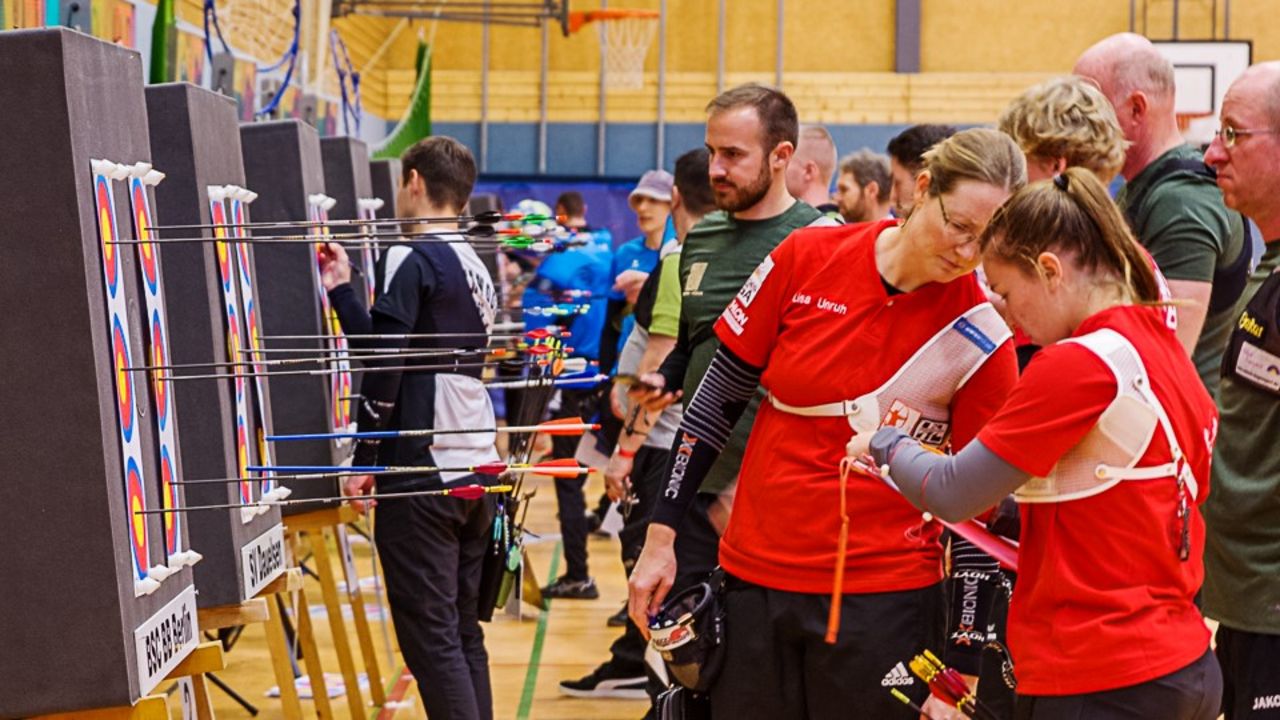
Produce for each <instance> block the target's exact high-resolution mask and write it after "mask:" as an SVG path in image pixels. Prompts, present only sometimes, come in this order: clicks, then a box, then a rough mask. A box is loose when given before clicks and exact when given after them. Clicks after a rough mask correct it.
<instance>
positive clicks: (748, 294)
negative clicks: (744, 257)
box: [738, 257, 773, 308]
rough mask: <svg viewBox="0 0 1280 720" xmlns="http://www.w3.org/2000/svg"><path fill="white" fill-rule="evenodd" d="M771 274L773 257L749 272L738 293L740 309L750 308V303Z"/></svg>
mask: <svg viewBox="0 0 1280 720" xmlns="http://www.w3.org/2000/svg"><path fill="white" fill-rule="evenodd" d="M771 272H773V257H767V258H765V259H764V262H762V263H760V264H759V265H758V266H756V269H755V270H752V271H751V277H749V278H747V281H746V282H745V283H743V284H742V289H741V290H739V291H738V302H739V303H742V307H744V308H748V307H751V301H752V300H755V299H756V295H757V294H758V293H759V292H760V286H761V285H764V281H765V280H767V279H769V273H771Z"/></svg>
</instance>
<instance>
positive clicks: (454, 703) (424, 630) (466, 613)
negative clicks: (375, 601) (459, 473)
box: [374, 480, 493, 720]
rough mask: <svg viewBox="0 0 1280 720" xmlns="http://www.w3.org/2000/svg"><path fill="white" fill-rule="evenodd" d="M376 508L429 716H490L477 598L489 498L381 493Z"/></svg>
mask: <svg viewBox="0 0 1280 720" xmlns="http://www.w3.org/2000/svg"><path fill="white" fill-rule="evenodd" d="M463 482H465V480H464V481H463ZM376 513H377V514H376V516H375V517H374V521H375V528H374V530H375V540H376V542H377V547H378V555H379V557H380V559H381V560H382V569H383V573H384V575H385V576H386V581H387V598H388V600H389V601H390V603H391V619H392V620H393V621H394V623H395V628H396V638H397V639H398V640H399V643H400V652H401V653H402V654H403V655H404V660H405V664H406V665H408V666H409V671H410V672H412V673H413V676H414V678H415V679H416V680H417V682H418V690H419V693H420V694H421V695H422V704H423V705H424V706H425V707H426V710H427V717H429V718H432V719H433V720H492V718H493V694H492V691H491V689H490V686H489V654H488V652H487V651H486V650H485V647H484V631H482V630H481V629H480V619H479V607H478V603H477V596H478V594H479V587H480V568H481V563H482V561H483V559H484V553H485V549H486V548H487V547H488V543H489V531H490V523H491V522H492V520H493V501H492V498H489V497H484V498H481V499H479V500H457V499H455V498H449V497H416V498H405V499H403V500H384V501H382V502H380V503H379V504H378V508H377V510H376Z"/></svg>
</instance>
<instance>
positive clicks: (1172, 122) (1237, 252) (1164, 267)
mask: <svg viewBox="0 0 1280 720" xmlns="http://www.w3.org/2000/svg"><path fill="white" fill-rule="evenodd" d="M1075 74H1077V75H1082V76H1084V77H1087V78H1089V79H1091V80H1093V81H1094V82H1096V83H1098V86H1099V87H1100V88H1101V89H1102V92H1103V94H1104V95H1106V96H1107V99H1108V100H1110V101H1111V105H1112V106H1113V107H1114V108H1115V111H1116V119H1117V120H1118V121H1119V122H1120V128H1121V129H1122V130H1123V131H1124V135H1125V139H1126V140H1128V141H1129V143H1130V145H1129V149H1128V152H1127V153H1126V154H1125V160H1124V166H1123V168H1122V169H1121V171H1120V173H1121V174H1122V175H1123V176H1124V179H1125V187H1124V190H1122V191H1121V193H1120V196H1119V197H1118V198H1117V202H1119V204H1120V207H1121V208H1122V209H1123V210H1124V211H1125V215H1126V216H1127V217H1128V219H1129V224H1130V226H1131V227H1132V228H1133V232H1134V235H1136V236H1137V238H1138V242H1140V243H1142V245H1143V246H1144V247H1146V248H1147V251H1148V252H1150V253H1151V256H1152V257H1154V258H1155V260H1156V263H1157V264H1158V265H1159V266H1160V270H1161V271H1162V272H1163V273H1164V275H1165V277H1167V278H1168V279H1169V287H1170V290H1171V291H1172V293H1173V296H1174V298H1176V299H1178V300H1185V301H1189V302H1188V303H1187V304H1186V305H1185V306H1183V307H1180V308H1179V309H1178V339H1179V340H1180V341H1181V342H1182V345H1183V347H1185V348H1186V349H1187V352H1188V353H1190V355H1191V359H1192V360H1193V361H1194V362H1195V364H1196V369H1197V370H1199V372H1200V379H1201V381H1203V382H1204V384H1205V387H1206V388H1208V390H1209V392H1210V394H1213V393H1216V392H1217V389H1218V375H1219V369H1220V367H1221V364H1222V351H1223V349H1224V348H1225V347H1226V344H1227V339H1228V337H1229V336H1230V335H1231V325H1232V322H1233V321H1234V319H1235V317H1236V316H1237V314H1238V312H1239V308H1238V307H1237V300H1238V299H1239V297H1240V293H1241V291H1242V290H1243V289H1244V284H1245V281H1246V280H1247V279H1248V274H1249V261H1250V259H1251V258H1250V255H1251V253H1250V248H1249V242H1248V238H1247V237H1246V233H1245V225H1244V223H1243V221H1242V219H1241V218H1240V216H1239V215H1237V214H1236V213H1232V212H1229V211H1228V210H1227V209H1226V208H1225V207H1224V206H1223V204H1222V198H1221V196H1220V195H1219V193H1218V192H1217V190H1216V188H1215V187H1214V185H1213V177H1212V174H1211V173H1210V172H1209V171H1208V170H1207V169H1206V168H1205V167H1204V163H1203V157H1202V156H1201V155H1200V153H1199V151H1197V150H1196V149H1195V148H1193V147H1191V146H1190V145H1187V144H1186V142H1185V141H1184V140H1183V137H1182V133H1181V132H1180V131H1179V130H1178V119H1177V114H1176V113H1175V111H1174V78H1173V65H1172V64H1171V63H1170V62H1169V61H1168V60H1167V59H1166V58H1165V57H1164V56H1163V55H1161V54H1160V51H1159V50H1157V49H1156V47H1155V46H1154V45H1152V44H1151V41H1150V40H1147V39H1146V38H1144V37H1142V36H1140V35H1134V34H1132V33H1121V34H1119V35H1112V36H1111V37H1108V38H1106V39H1104V40H1102V41H1101V42H1099V43H1098V44H1096V45H1094V46H1093V47H1091V48H1089V49H1088V50H1086V51H1085V52H1084V54H1083V55H1081V56H1080V59H1079V60H1077V61H1076V66H1075Z"/></svg>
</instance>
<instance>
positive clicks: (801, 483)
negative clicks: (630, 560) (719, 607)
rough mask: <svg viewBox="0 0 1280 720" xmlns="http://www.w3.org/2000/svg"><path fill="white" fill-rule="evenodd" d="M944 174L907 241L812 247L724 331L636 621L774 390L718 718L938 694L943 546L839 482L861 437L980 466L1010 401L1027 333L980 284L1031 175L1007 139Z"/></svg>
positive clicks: (762, 432)
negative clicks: (920, 659) (1020, 338)
mask: <svg viewBox="0 0 1280 720" xmlns="http://www.w3.org/2000/svg"><path fill="white" fill-rule="evenodd" d="M925 162H926V169H925V171H923V172H922V173H921V174H920V175H919V177H918V178H917V184H916V193H917V194H916V199H917V202H916V207H915V210H914V211H913V212H912V214H911V216H910V218H909V219H908V220H907V221H906V222H904V223H901V224H900V223H899V222H898V221H896V220H886V221H882V222H875V223H863V224H858V225H849V226H843V227H838V228H815V229H803V230H799V231H796V232H795V233H793V234H792V235H791V236H789V237H788V238H787V239H786V240H785V241H783V243H782V244H781V245H779V246H778V247H777V249H775V250H774V252H773V253H772V254H771V255H770V256H769V257H768V258H767V259H766V260H765V262H763V263H762V264H761V265H760V267H759V268H758V269H757V270H756V271H755V273H754V274H753V275H752V276H751V278H750V279H748V281H747V282H746V284H745V285H744V286H743V288H742V290H741V291H740V292H739V293H738V296H737V298H736V299H735V300H734V301H733V302H732V303H730V305H729V307H728V308H727V309H726V310H725V313H724V315H723V317H722V318H721V320H720V321H719V324H718V325H717V328H716V331H717V335H718V337H719V338H720V340H721V343H722V345H721V347H720V348H719V349H718V350H717V353H716V355H715V358H714V359H713V361H712V363H711V365H710V368H709V370H708V371H707V374H706V376H705V378H704V380H703V382H702V384H701V385H700V387H699V388H698V391H697V392H696V393H695V395H694V398H693V399H692V401H691V402H690V403H689V406H688V408H687V409H686V411H685V416H684V421H683V423H682V426H681V428H680V432H679V433H678V434H677V439H676V443H675V447H674V448H673V454H672V461H671V463H670V470H669V479H668V481H667V483H666V485H665V487H664V488H663V496H662V498H661V499H660V500H659V504H658V506H657V507H656V508H655V510H654V514H653V517H652V521H651V525H650V529H649V532H648V536H647V539H646V542H645V547H644V551H643V553H642V555H641V558H640V560H639V562H638V563H637V566H636V568H635V570H634V571H633V573H632V575H631V580H630V587H631V599H630V612H631V615H632V618H633V619H635V620H636V623H637V625H639V626H640V627H647V625H648V623H647V619H648V617H652V615H653V614H654V613H655V612H656V611H657V610H658V608H659V606H660V605H661V603H662V600H663V598H664V597H665V596H666V594H667V591H668V590H669V589H670V587H671V582H672V580H673V578H674V577H675V570H676V568H675V557H674V553H673V551H672V545H673V542H674V538H675V534H676V532H677V530H678V528H679V525H680V521H681V519H682V517H683V514H684V511H685V509H686V508H687V507H688V505H689V503H690V502H691V501H692V499H693V497H694V494H695V492H696V491H697V488H698V484H699V481H700V480H701V478H702V477H703V476H704V475H705V473H706V472H707V470H708V469H709V468H710V466H711V464H712V463H713V462H714V461H715V460H716V458H717V457H718V455H719V453H720V449H721V448H722V447H723V443H724V442H725V440H726V438H727V437H728V436H729V433H730V430H731V429H732V428H733V426H734V423H735V422H736V421H737V419H738V418H739V417H740V416H741V414H742V412H743V409H744V408H745V407H746V406H747V404H748V402H749V401H750V400H751V398H752V396H753V394H754V393H755V391H756V389H757V387H758V386H763V387H764V388H765V389H767V390H768V393H769V399H768V400H767V401H766V402H763V403H762V404H761V406H760V411H759V413H758V414H757V416H756V419H755V423H754V425H753V427H752V429H751V436H750V439H749V441H748V444H747V449H746V454H745V456H744V458H743V462H742V467H741V469H740V474H739V485H738V491H737V496H736V499H735V503H734V509H733V514H732V515H731V517H730V520H729V526H728V528H727V530H726V532H725V535H724V538H723V540H722V542H721V547H720V562H721V565H722V567H723V568H724V570H725V571H726V573H727V575H728V581H727V583H726V591H725V594H724V603H725V609H726V612H727V618H726V637H727V640H726V645H725V660H724V666H723V670H722V672H721V674H720V677H719V679H718V681H717V682H716V683H715V685H714V687H713V688H712V690H711V707H712V716H713V717H715V718H732V719H733V720H740V719H741V718H747V717H751V718H757V717H758V718H765V717H767V718H771V719H772V720H786V719H787V718H796V719H808V718H815V719H816V718H847V717H851V716H856V717H867V718H877V719H878V720H879V719H884V718H888V719H891V718H909V717H912V713H911V711H910V710H909V709H908V708H906V707H905V706H903V705H901V704H900V703H899V702H898V701H896V700H894V699H893V697H892V696H891V695H890V693H889V690H890V689H899V690H901V691H903V692H905V693H906V694H907V695H909V696H911V697H912V698H913V699H914V700H916V701H917V702H923V701H924V700H925V697H926V696H927V694H928V691H927V688H925V687H924V684H923V683H922V682H921V681H919V680H918V679H914V678H912V677H911V675H910V673H909V672H908V671H907V670H906V667H905V661H906V660H908V659H910V658H911V657H912V655H913V654H915V653H917V652H919V651H921V650H922V649H924V648H933V649H936V648H938V647H940V645H941V636H942V624H943V605H944V600H943V591H942V579H943V568H942V548H941V546H940V544H939V542H938V537H939V533H940V530H939V528H938V527H937V525H936V523H930V524H925V523H923V522H922V518H921V514H920V513H919V512H918V511H916V510H915V509H914V508H912V507H911V505H910V504H909V503H907V502H905V501H904V500H903V498H902V497H901V496H900V495H898V493H896V492H894V491H893V490H891V489H890V488H887V487H883V486H880V487H877V486H875V485H870V484H864V483H861V482H857V481H854V482H852V483H849V484H847V492H845V491H846V483H843V482H842V481H841V478H840V472H839V466H840V461H841V458H842V457H843V456H844V445H845V442H846V441H847V440H848V438H849V435H850V433H851V426H852V428H853V430H854V431H857V432H859V433H865V434H867V435H870V433H871V432H873V431H874V430H875V429H876V428H877V427H880V426H881V425H894V426H898V427H901V428H903V429H904V430H906V431H907V432H908V433H910V434H911V435H912V436H913V437H917V438H920V439H922V440H923V441H925V442H928V443H930V444H933V445H937V446H949V445H954V446H955V447H963V446H964V445H965V444H966V443H967V442H969V441H970V440H971V439H972V438H973V437H974V436H975V435H976V434H977V432H978V430H979V428H981V427H982V426H983V424H985V423H986V421H987V420H988V419H989V418H990V417H991V416H992V415H993V414H994V413H995V411H996V410H997V409H998V408H999V407H1000V405H1001V404H1002V403H1003V402H1004V398H1005V395H1006V393H1007V392H1008V391H1009V389H1010V388H1011V387H1012V386H1013V384H1014V383H1015V382H1016V362H1015V359H1014V353H1013V348H1012V346H1011V344H1010V342H1009V338H1010V335H1011V333H1010V331H1009V328H1008V326H1007V325H1005V323H1004V321H1003V320H1002V319H1001V318H1000V316H999V315H998V314H997V313H996V312H995V310H994V308H992V307H991V305H990V304H989V303H987V302H986V299H985V296H984V295H983V291H982V289H981V287H979V285H978V281H977V279H976V278H975V277H974V274H973V270H974V268H975V267H976V266H977V264H978V259H979V252H978V238H979V236H980V235H981V233H982V230H983V228H984V227H985V226H986V224H987V222H988V220H989V219H990V218H991V216H992V214H993V213H994V212H995V210H996V208H998V207H999V206H1000V205H1001V204H1002V203H1003V202H1004V201H1005V199H1006V198H1008V196H1009V195H1010V194H1011V193H1012V192H1013V191H1014V190H1016V189H1017V188H1018V187H1020V186H1021V185H1022V184H1023V183H1024V182H1025V172H1026V170H1025V161H1024V159H1023V157H1022V152H1021V151H1020V150H1019V149H1018V147H1017V146H1016V145H1015V144H1014V143H1013V141H1012V140H1010V139H1009V138H1008V137H1007V136H1005V135H1003V134H1002V133H999V132H996V131H994V130H988V129H973V130H967V131H965V132H961V133H958V134H956V135H954V136H952V137H951V138H949V139H947V140H945V141H943V142H942V143H940V144H939V145H937V146H936V147H935V148H933V149H932V150H931V151H929V153H927V154H926V156H925ZM846 507H847V515H845V517H846V518H852V521H853V522H852V526H851V527H850V526H849V525H848V524H845V525H844V527H843V528H842V512H843V510H844V509H845V508H846ZM833 576H834V578H835V592H834V593H833V592H832V590H833ZM833 595H834V597H835V598H836V599H837V600H838V602H836V603H834V605H833V603H832V598H833ZM851 713H852V715H851Z"/></svg>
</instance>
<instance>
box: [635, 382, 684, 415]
mask: <svg viewBox="0 0 1280 720" xmlns="http://www.w3.org/2000/svg"><path fill="white" fill-rule="evenodd" d="M640 382H642V383H644V384H643V385H635V386H632V388H631V389H630V390H629V391H627V397H629V398H631V401H632V402H634V403H639V404H640V406H641V407H643V408H644V409H645V410H648V411H649V412H662V411H663V410H666V409H667V408H668V407H670V406H671V405H672V403H674V402H675V401H677V400H679V399H680V396H681V395H683V394H684V392H683V391H681V390H676V391H674V392H667V390H666V387H667V379H666V378H665V377H663V376H662V373H656V372H651V373H645V374H644V375H641V376H640Z"/></svg>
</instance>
